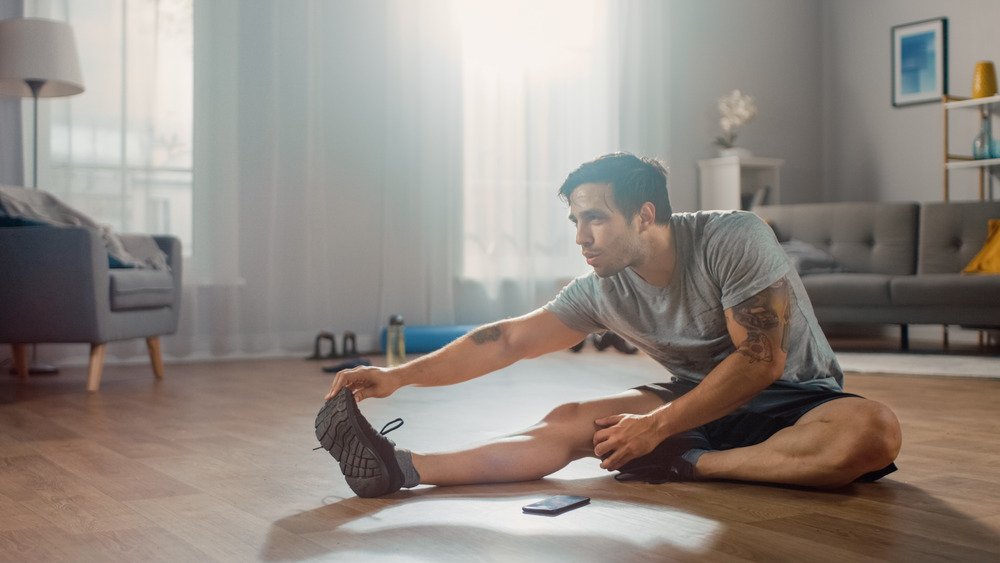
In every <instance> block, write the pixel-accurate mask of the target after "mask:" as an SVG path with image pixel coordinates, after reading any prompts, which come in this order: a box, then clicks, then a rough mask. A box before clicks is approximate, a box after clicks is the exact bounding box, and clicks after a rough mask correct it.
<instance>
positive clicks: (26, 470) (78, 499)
mask: <svg viewBox="0 0 1000 563" xmlns="http://www.w3.org/2000/svg"><path fill="white" fill-rule="evenodd" d="M0 494H2V495H4V496H6V497H8V498H9V499H11V500H14V501H17V502H19V503H21V504H22V505H23V506H25V507H27V508H29V509H30V510H31V511H33V512H34V513H36V514H38V515H39V516H41V517H43V518H45V519H46V520H47V521H49V522H51V523H52V524H54V525H56V526H58V527H60V528H62V529H64V530H66V531H68V532H70V533H84V532H94V531H104V530H117V529H125V528H134V527H137V526H142V525H146V524H149V522H148V521H147V520H146V519H145V518H143V517H142V516H141V515H139V514H137V513H136V512H134V511H132V510H130V509H129V508H128V507H127V506H125V505H123V504H121V503H119V502H118V501H116V500H114V499H112V498H111V497H109V496H107V495H105V494H104V493H102V492H100V491H99V490H97V489H96V488H94V487H93V486H92V485H90V484H89V483H87V482H86V481H85V480H83V479H80V478H78V477H76V476H74V475H72V474H70V473H68V472H67V471H65V470H63V469H61V468H60V467H58V466H56V465H55V464H53V463H52V462H50V461H48V460H47V459H45V458H43V457H41V456H20V457H7V458H0Z"/></svg>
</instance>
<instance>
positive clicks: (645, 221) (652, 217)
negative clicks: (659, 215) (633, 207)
mask: <svg viewBox="0 0 1000 563" xmlns="http://www.w3.org/2000/svg"><path fill="white" fill-rule="evenodd" d="M654 223H656V206H655V205H653V202H651V201H647V202H646V203H643V204H642V207H640V208H639V224H640V225H641V226H642V227H643V228H645V227H651V226H653V224H654Z"/></svg>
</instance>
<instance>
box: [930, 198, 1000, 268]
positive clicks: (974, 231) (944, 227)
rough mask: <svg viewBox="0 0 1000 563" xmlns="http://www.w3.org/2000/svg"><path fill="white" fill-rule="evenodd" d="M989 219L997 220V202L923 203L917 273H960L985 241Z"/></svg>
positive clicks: (998, 202) (999, 211)
mask: <svg viewBox="0 0 1000 563" xmlns="http://www.w3.org/2000/svg"><path fill="white" fill-rule="evenodd" d="M989 219H1000V201H961V202H948V203H945V202H940V203H925V204H923V205H922V206H921V208H920V248H919V255H918V256H919V257H918V264H917V268H918V269H917V271H918V272H919V273H921V274H943V273H956V272H961V271H962V268H965V265H966V264H968V263H969V260H972V257H973V256H975V255H976V253H978V252H979V250H980V249H981V248H982V247H983V243H984V242H986V225H987V221H988V220H989Z"/></svg>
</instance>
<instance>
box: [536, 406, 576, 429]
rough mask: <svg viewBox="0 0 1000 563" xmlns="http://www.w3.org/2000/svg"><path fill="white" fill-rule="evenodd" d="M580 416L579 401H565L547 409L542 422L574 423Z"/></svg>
mask: <svg viewBox="0 0 1000 563" xmlns="http://www.w3.org/2000/svg"><path fill="white" fill-rule="evenodd" d="M581 416H582V413H581V408H580V403H565V404H562V405H559V406H558V407H556V408H554V409H552V410H551V411H549V414H547V415H545V418H543V419H542V422H544V423H546V424H576V423H578V422H579V421H580V417H581Z"/></svg>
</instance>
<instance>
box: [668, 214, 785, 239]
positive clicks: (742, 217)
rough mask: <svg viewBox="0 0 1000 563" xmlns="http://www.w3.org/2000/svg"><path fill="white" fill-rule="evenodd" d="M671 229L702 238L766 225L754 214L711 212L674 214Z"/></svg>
mask: <svg viewBox="0 0 1000 563" xmlns="http://www.w3.org/2000/svg"><path fill="white" fill-rule="evenodd" d="M670 224H671V227H672V228H673V229H674V230H675V232H676V231H681V230H683V231H688V232H690V233H692V234H696V235H698V238H701V237H702V236H714V235H723V236H725V235H727V234H732V233H738V232H741V231H743V230H745V229H753V228H755V227H757V226H758V225H766V224H765V223H764V221H763V220H762V219H761V218H760V217H758V216H757V215H756V214H755V213H752V212H750V211H741V210H711V211H690V212H681V213H674V214H673V215H672V216H671V217H670Z"/></svg>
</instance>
